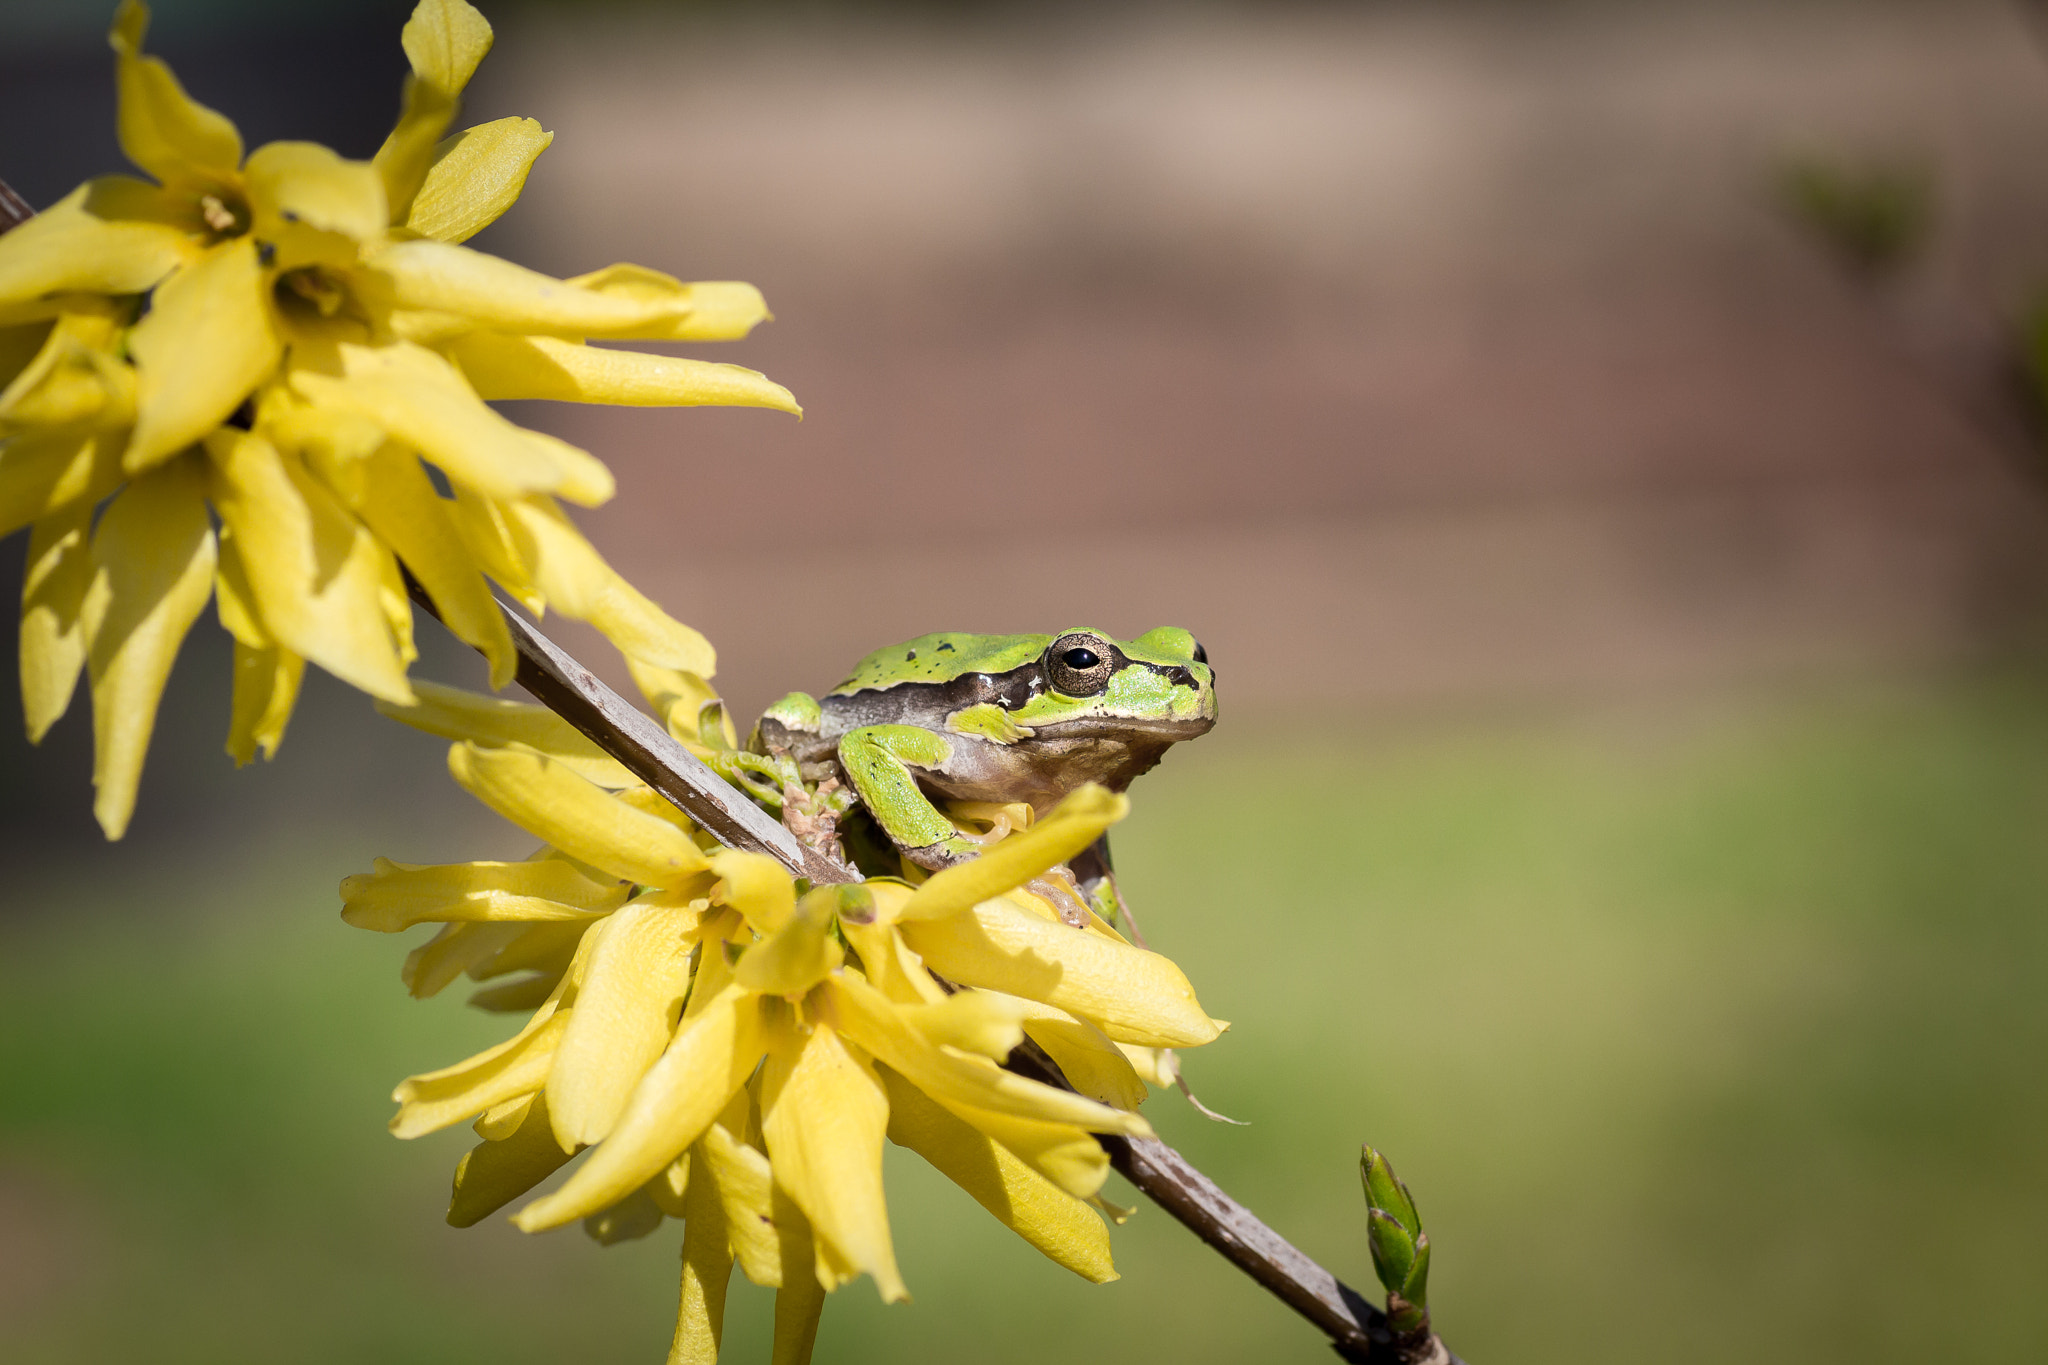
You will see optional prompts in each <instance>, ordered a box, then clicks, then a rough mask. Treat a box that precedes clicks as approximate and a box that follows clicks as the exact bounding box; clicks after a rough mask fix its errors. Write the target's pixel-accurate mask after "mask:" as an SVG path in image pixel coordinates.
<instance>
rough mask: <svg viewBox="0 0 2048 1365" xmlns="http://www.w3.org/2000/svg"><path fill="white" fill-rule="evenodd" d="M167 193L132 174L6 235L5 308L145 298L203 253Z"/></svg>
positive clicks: (2, 244) (0, 240)
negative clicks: (56, 298) (52, 298)
mask: <svg viewBox="0 0 2048 1365" xmlns="http://www.w3.org/2000/svg"><path fill="white" fill-rule="evenodd" d="M168 212H169V208H168V205H167V203H166V201H165V196H164V194H163V191H161V190H159V189H157V188H156V187H155V186H154V185H146V184H144V183H143V182H142V181H140V180H134V179H131V178H129V177H127V176H103V177H101V178H100V179H98V180H88V181H86V182H85V183H84V184H83V185H80V186H79V187H78V188H77V189H75V190H73V191H72V192H71V193H69V194H67V195H65V196H64V197H63V198H62V199H60V200H59V201H57V202H56V203H55V204H53V205H51V206H50V207H49V208H47V209H45V210H43V211H42V212H41V213H39V214H37V215H36V216H35V217H33V218H31V219H29V220H28V221H27V222H26V223H23V224H21V225H20V226H18V227H15V228H13V229H11V230H9V231H8V232H6V233H5V234H0V303H13V304H22V303H27V302H29V301H31V300H35V299H41V298H46V297H48V296H49V295H52V294H63V293H81V294H140V293H143V292H145V291H147V290H149V289H153V288H155V287H156V285H157V283H158V282H159V281H161V280H162V279H163V278H164V276H166V275H168V274H170V273H171V272H172V271H173V270H176V269H177V268H178V267H179V266H181V265H184V264H185V263H187V262H188V261H193V260H197V259H198V257H199V254H200V248H199V247H198V246H197V245H195V244H194V243H193V241H192V239H191V238H190V237H189V236H187V235H186V233H185V232H183V231H181V230H180V229H179V228H178V227H177V226H176V225H174V224H172V223H170V222H167V221H165V218H166V216H167V214H168Z"/></svg>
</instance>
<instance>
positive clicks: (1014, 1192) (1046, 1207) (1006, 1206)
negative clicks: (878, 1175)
mask: <svg viewBox="0 0 2048 1365" xmlns="http://www.w3.org/2000/svg"><path fill="white" fill-rule="evenodd" d="M881 1076H882V1084H883V1085H884V1086H885V1087H886V1088H887V1090H888V1094H889V1140H890V1141H891V1142H893V1143H896V1144H897V1145H898V1146H900V1147H908V1148H909V1149H910V1150H911V1151H913V1152H916V1153H917V1154H918V1155H919V1156H921V1157H923V1158H924V1159H925V1160H926V1161H929V1162H930V1163H931V1164H932V1165H933V1166H935V1167H937V1168H938V1170H939V1172H940V1173H941V1174H942V1175H944V1176H945V1177H946V1178H947V1179H948V1180H951V1181H952V1182H953V1183H954V1184H956V1185H958V1186H959V1187H960V1188H961V1189H963V1190H965V1191H967V1193H969V1194H970V1195H972V1196H974V1199H975V1201H976V1202H977V1203H979V1204H980V1205H981V1206H982V1207H983V1208H985V1209H987V1210H988V1211H989V1212H990V1213H992V1214H994V1215H995V1216H996V1218H997V1219H998V1220H999V1221H1000V1222H1001V1223H1002V1224H1003V1226H1004V1227H1007V1228H1009V1229H1010V1230H1011V1231H1012V1232H1014V1233H1016V1234H1017V1235H1018V1236H1019V1237H1022V1238H1023V1239H1024V1240H1025V1241H1026V1242H1029V1243H1030V1244H1031V1245H1032V1246H1034V1247H1036V1248H1037V1249H1038V1250H1039V1251H1040V1252H1042V1253H1043V1254H1044V1255H1045V1256H1046V1257H1048V1258H1049V1259H1051V1260H1052V1261H1054V1262H1055V1263H1057V1264H1059V1265H1063V1266H1065V1267H1066V1268H1067V1269H1069V1270H1071V1271H1073V1272H1074V1273H1075V1274H1076V1275H1079V1276H1080V1277H1081V1278H1082V1279H1085V1280H1088V1281H1090V1282H1092V1283H1095V1284H1107V1283H1108V1282H1109V1281H1111V1280H1114V1279H1116V1278H1117V1273H1116V1266H1115V1264H1114V1263H1113V1262H1112V1261H1111V1259H1110V1252H1109V1229H1108V1228H1107V1227H1105V1226H1103V1222H1102V1220H1101V1219H1100V1218H1098V1217H1096V1215H1095V1213H1094V1211H1093V1210H1091V1209H1090V1208H1089V1207H1088V1206H1087V1205H1086V1204H1084V1203H1082V1202H1081V1201H1080V1200H1079V1199H1076V1198H1074V1197H1073V1196H1072V1195H1070V1194H1068V1193H1066V1192H1065V1191H1064V1190H1061V1189H1060V1188H1058V1187H1057V1186H1055V1185H1054V1184H1053V1183H1052V1182H1051V1181H1049V1180H1047V1179H1045V1177H1043V1176H1041V1175H1039V1174H1038V1173H1037V1172H1035V1171H1033V1170H1032V1169H1031V1168H1030V1167H1029V1166H1026V1165H1025V1164H1024V1163H1023V1162H1022V1161H1020V1160H1019V1159H1018V1158H1017V1157H1015V1156H1013V1155H1011V1153H1010V1152H1008V1151H1007V1150H1005V1149H1004V1148H1002V1147H1000V1146H998V1145H997V1144H996V1143H995V1142H994V1141H992V1140H991V1139H990V1138H989V1137H988V1135H987V1134H985V1133H982V1132H981V1131H979V1130H978V1129H976V1128H974V1127H973V1126H972V1125H970V1124H968V1123H967V1122H966V1121H965V1120H963V1119H961V1118H959V1117H957V1116H955V1115H954V1114H952V1113H950V1112H948V1111H947V1110H946V1109H944V1108H943V1107H941V1106H940V1105H938V1104H937V1103H935V1102H934V1101H933V1100H932V1099H931V1098H930V1097H929V1096H927V1095H926V1094H925V1093H924V1092H923V1091H921V1090H919V1089H918V1088H917V1087H916V1086H914V1085H912V1084H910V1082H908V1081H906V1080H904V1079H903V1078H902V1077H901V1076H899V1075H897V1074H896V1073H895V1072H893V1071H890V1070H887V1069H886V1068H885V1069H884V1070H883V1071H882V1073H881ZM1090 1145H1093V1144H1092V1143H1091V1144H1090ZM1097 1150H1098V1151H1099V1150H1100V1148H1097Z"/></svg>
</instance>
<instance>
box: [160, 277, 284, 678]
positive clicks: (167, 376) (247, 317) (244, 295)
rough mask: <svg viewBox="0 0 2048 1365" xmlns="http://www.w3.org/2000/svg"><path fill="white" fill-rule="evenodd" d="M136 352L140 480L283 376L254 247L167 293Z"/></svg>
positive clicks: (168, 286) (174, 281)
mask: <svg viewBox="0 0 2048 1365" xmlns="http://www.w3.org/2000/svg"><path fill="white" fill-rule="evenodd" d="M128 350H129V353H130V354H131V355H132V356H133V357H134V359H135V369H136V418H135V434H134V435H133V436H132V437H131V438H130V439H129V444H128V453H127V455H126V456H125V457H124V458H123V463H124V464H125V466H126V467H127V469H128V472H129V473H131V474H132V473H135V472H137V471H140V470H143V469H147V468H149V467H150V466H151V465H154V464H156V463H158V462H159V461H161V460H164V459H167V458H169V457H170V456H172V455H175V454H176V453H177V452H178V451H180V450H182V449H184V448H185V447H186V446H188V445H191V444H192V443H193V442H194V441H197V440H198V439H199V438H200V437H202V436H204V435H206V434H207V433H208V432H209V431H212V430H213V429H214V428H215V427H217V426H219V425H220V424H221V423H222V422H223V421H225V420H226V419H227V417H228V416H229V415H230V414H231V413H233V412H234V410H235V409H236V408H238V407H240V406H241V404H242V400H243V399H245V398H247V397H248V396H249V393H250V391H251V390H253V389H254V388H255V387H256V385H257V384H258V383H260V382H261V381H262V380H263V378H264V376H266V375H268V374H269V373H270V372H271V371H272V370H273V369H275V368H276V366H277V361H278V357H279V356H280V355H281V354H282V347H281V345H280V343H279V342H278V338H277V332H276V329H275V327H274V325H273V321H272V318H271V303H270V298H269V292H268V290H267V288H266V287H265V284H264V276H263V270H262V268H261V267H260V266H258V265H257V263H256V242H255V239H254V238H251V237H238V238H236V239H234V240H233V241H229V242H223V243H221V245H219V246H217V247H215V248H214V249H213V250H211V251H209V252H207V253H206V255H205V256H203V257H201V258H200V259H199V260H198V261H196V262H195V263H193V264H191V265H188V266H186V267H185V268H184V269H182V270H180V271H178V273H177V274H175V275H173V276H171V277H170V278H169V279H167V280H165V281H164V282H163V283H162V284H160V285H158V286H157V289H156V293H155V294H154V295H153V296H152V297H151V302H150V309H149V314H148V316H147V317H145V318H143V319H142V321H140V322H138V323H136V324H135V329H134V330H133V331H131V332H130V333H129V334H128ZM309 657H310V653H309Z"/></svg>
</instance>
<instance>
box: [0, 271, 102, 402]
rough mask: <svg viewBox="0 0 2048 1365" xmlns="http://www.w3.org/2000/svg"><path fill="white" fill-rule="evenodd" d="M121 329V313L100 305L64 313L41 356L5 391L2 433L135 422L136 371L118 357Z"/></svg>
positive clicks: (1, 395) (1, 397)
mask: <svg viewBox="0 0 2048 1365" xmlns="http://www.w3.org/2000/svg"><path fill="white" fill-rule="evenodd" d="M119 329H120V319H119V317H118V316H117V310H116V309H114V308H112V307H110V306H108V305H106V304H105V303H104V302H102V301H100V300H92V301H90V302H89V303H86V304H85V305H84V306H82V307H76V308H70V309H67V310H66V311H65V312H63V313H61V314H59V315H58V317H57V321H56V325H55V326H54V327H52V328H51V329H50V332H49V335H48V337H47V338H45V340H44V342H43V345H42V349H41V350H40V351H39V352H37V354H36V357H35V358H34V359H33V360H32V361H30V362H29V363H28V364H27V365H26V366H24V367H23V368H22V370H21V372H20V373H18V374H17V375H15V377H14V379H13V380H12V381H11V382H10V383H9V384H8V385H7V387H6V389H5V390H4V391H0V430H5V429H7V428H12V429H14V430H17V431H22V430H36V429H49V428H54V427H65V426H75V425H80V424H83V423H91V424H93V425H95V426H100V427H108V426H120V425H123V424H125V423H127V422H130V421H133V420H134V416H135V372H134V371H133V370H131V369H130V368H129V367H128V366H127V365H125V364H123V363H122V362H121V360H120V359H119V358H118V357H117V356H116V355H115V354H114V350H113V348H114V346H115V345H116V344H117V342H118V340H119V336H118V333H119Z"/></svg>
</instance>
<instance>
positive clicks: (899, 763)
mask: <svg viewBox="0 0 2048 1365" xmlns="http://www.w3.org/2000/svg"><path fill="white" fill-rule="evenodd" d="M952 756H953V742H952V741H951V740H949V739H947V738H946V736H944V735H942V734H938V733H936V732H934V731H931V730H926V729H922V728H920V727H918V726H915V725H863V726H861V727H860V728H859V729H857V730H849V731H847V732H846V734H844V735H843V736H841V737H840V740H839V767H840V770H841V771H842V772H844V773H845V774H846V780H847V781H848V782H850V783H851V784H852V785H853V789H854V791H856V792H857V793H859V794H860V799H861V803H862V804H863V805H865V806H866V807H867V808H868V814H870V815H872V816H873V817H874V820H875V823H876V824H878V825H880V826H881V827H882V832H883V833H885V834H887V835H888V836H889V839H890V841H891V842H892V843H894V844H895V845H896V847H897V848H899V849H901V850H902V852H903V856H904V857H906V858H908V859H910V861H912V862H914V863H916V864H917V865H918V866H919V867H927V868H930V869H931V870H932V871H934V872H937V871H939V870H940V869H942V868H948V867H951V866H953V865H954V864H955V863H964V862H966V861H967V860H968V859H969V858H972V857H973V856H974V855H975V854H976V853H978V852H980V849H981V846H980V845H979V844H977V843H975V842H974V841H973V840H972V839H969V838H968V837H967V836H966V835H964V834H962V833H961V832H960V831H959V830H957V829H955V828H954V827H953V822H952V821H951V820H948V819H947V818H946V817H945V816H944V815H943V814H941V813H940V811H939V809H938V807H936V806H934V805H933V804H932V803H931V798H929V797H927V796H926V795H925V794H924V792H923V791H922V790H920V789H919V787H918V785H917V770H919V769H923V770H925V771H927V772H929V771H932V770H934V769H937V768H938V767H940V766H941V765H942V764H944V763H945V762H946V760H947V759H949V758H951V757H952Z"/></svg>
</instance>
